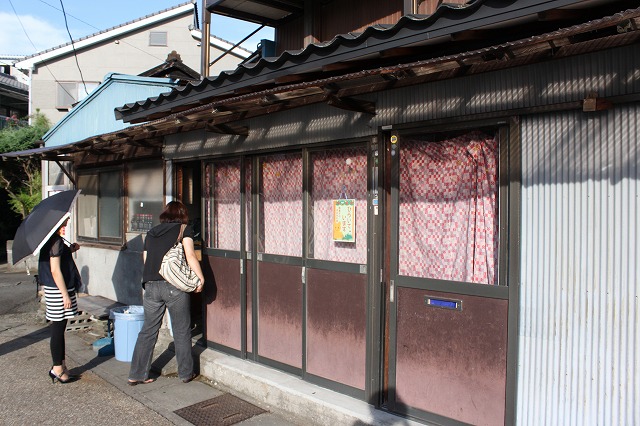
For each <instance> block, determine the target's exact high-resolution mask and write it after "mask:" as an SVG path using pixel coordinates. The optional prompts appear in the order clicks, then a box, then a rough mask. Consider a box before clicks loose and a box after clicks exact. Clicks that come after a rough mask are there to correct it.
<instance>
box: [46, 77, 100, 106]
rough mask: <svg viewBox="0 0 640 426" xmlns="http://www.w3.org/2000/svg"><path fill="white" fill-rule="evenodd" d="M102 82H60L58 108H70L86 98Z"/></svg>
mask: <svg viewBox="0 0 640 426" xmlns="http://www.w3.org/2000/svg"><path fill="white" fill-rule="evenodd" d="M99 85H100V83H96V82H82V81H67V82H60V83H58V88H57V90H58V92H57V99H56V108H57V109H59V110H69V109H70V108H71V107H72V106H73V105H74V104H76V103H78V102H80V101H81V100H83V99H84V98H86V97H87V96H88V95H89V94H90V93H91V92H93V90H94V89H95V88H96V87H98V86H99Z"/></svg>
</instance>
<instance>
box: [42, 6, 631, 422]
mask: <svg viewBox="0 0 640 426" xmlns="http://www.w3.org/2000/svg"><path fill="white" fill-rule="evenodd" d="M210 3H212V4H211V7H210V8H211V11H212V12H216V11H218V12H224V13H227V14H230V13H236V14H238V15H241V14H243V15H245V16H246V14H247V11H245V10H242V9H241V8H242V7H243V6H238V5H236V6H234V3H233V2H225V1H222V2H221V1H217V2H210ZM226 3H229V4H226ZM245 3H251V2H245ZM290 3H291V4H299V6H300V8H297V9H296V8H293V10H292V7H291V5H290V6H289V7H288V8H287V10H281V9H278V8H279V7H282V4H281V3H280V2H269V1H267V2H261V4H263V5H267V6H269V7H267V6H265V7H264V8H263V9H261V10H262V12H263V14H262V15H259V14H258V15H254V16H253V17H252V19H254V20H259V19H266V18H269V19H271V20H272V24H273V25H278V22H279V21H278V19H283V21H282V22H281V25H283V26H284V25H286V24H287V23H290V22H294V21H295V19H294V18H295V17H296V14H300V15H299V16H298V18H299V19H301V20H302V21H301V27H302V28H306V30H305V31H301V32H300V34H302V35H305V34H307V35H308V34H311V32H309V31H307V30H309V29H310V28H312V26H313V25H312V24H313V20H311V18H310V17H309V13H308V12H309V11H308V10H305V8H304V5H303V2H290ZM305 4H308V3H305ZM394 4H395V3H394ZM226 6H228V7H227V8H226V9H224V7H226ZM395 6H396V10H397V12H398V13H400V14H401V15H402V17H401V18H399V19H398V20H397V21H396V22H395V23H393V24H384V25H383V24H379V23H376V24H375V25H373V26H369V27H367V28H366V29H365V30H364V31H362V32H359V33H353V34H341V35H339V36H336V37H334V38H332V39H331V40H329V41H327V40H325V39H322V40H320V41H315V42H311V43H307V44H305V45H304V46H305V47H304V49H303V50H302V51H288V50H284V51H278V52H279V53H278V56H276V57H272V58H264V59H262V60H260V61H259V62H257V63H255V64H251V65H241V66H240V67H238V68H237V69H236V70H235V71H234V72H233V73H229V74H224V75H220V76H218V77H215V78H211V79H206V80H203V81H202V82H200V83H198V84H193V85H190V86H187V87H186V88H184V89H182V90H180V91H173V92H171V93H168V94H163V95H160V96H158V97H154V98H149V99H146V100H140V101H138V102H136V103H131V104H127V105H124V106H122V107H120V108H117V109H116V113H117V115H118V116H119V117H121V118H122V119H124V121H125V122H129V123H133V124H135V125H133V126H131V127H129V128H127V129H126V130H125V131H124V133H116V132H113V133H108V134H103V135H101V136H100V137H99V138H94V139H92V141H93V142H94V143H95V144H96V147H98V148H101V150H102V151H96V152H89V153H88V154H87V153H84V154H83V157H82V158H83V161H84V163H83V164H89V165H90V172H91V173H94V174H95V173H107V174H108V173H110V172H111V170H113V168H114V167H115V168H119V167H120V168H127V167H129V166H128V164H135V163H136V161H135V160H136V159H137V158H136V157H135V156H131V155H129V156H127V154H124V152H125V151H126V147H127V146H129V145H130V144H132V142H133V141H136V140H145V138H146V139H149V140H155V139H157V138H161V139H162V143H161V144H158V145H155V146H156V147H160V146H161V161H162V162H163V164H164V170H163V173H162V174H161V175H159V176H158V177H157V178H154V182H159V181H162V184H163V185H164V193H165V201H168V200H171V199H179V200H181V201H182V202H184V203H185V204H187V205H188V206H189V208H190V217H191V218H192V219H193V224H194V226H195V228H196V230H197V232H198V234H199V237H200V238H199V240H200V241H199V243H200V247H201V250H202V264H203V266H204V270H205V275H206V277H207V284H206V288H205V291H204V294H203V295H202V296H201V298H197V299H195V301H196V304H197V305H198V306H201V307H202V310H201V321H202V323H203V326H204V337H205V340H206V342H207V347H208V350H216V351H223V352H225V353H228V354H232V355H235V356H237V357H238V358H241V359H246V360H251V361H254V362H258V363H261V364H264V365H267V366H270V367H272V368H274V369H279V370H284V371H287V372H289V373H291V374H294V375H296V376H299V377H301V378H302V379H303V380H307V381H309V382H312V383H316V384H319V385H321V386H324V387H327V388H330V389H333V390H336V391H338V392H341V393H344V394H348V395H350V396H353V397H355V398H359V399H362V400H365V401H368V402H369V403H370V404H372V405H373V406H375V407H376V408H377V409H381V410H388V411H390V412H393V413H395V414H397V415H398V416H400V417H402V416H406V417H411V418H413V419H418V420H420V421H423V422H425V423H427V424H433V423H435V424H488V425H494V424H522V425H529V424H531V425H533V424H540V423H550V424H594V425H595V424H635V423H637V422H638V421H639V420H640V411H639V408H638V407H640V404H638V395H637V389H638V387H639V386H640V381H639V380H640V374H638V371H637V369H638V354H637V353H636V352H637V351H636V349H637V348H636V346H637V341H638V339H639V338H640V336H639V335H638V333H639V331H638V330H640V327H639V324H638V320H639V318H640V316H639V315H638V308H639V306H638V288H637V285H636V283H637V282H638V278H640V275H639V274H640V273H639V271H638V268H637V265H638V264H639V263H640V262H639V261H640V257H639V251H638V243H637V241H638V236H640V232H639V229H638V207H639V205H638V196H637V195H638V191H639V188H638V181H639V177H640V176H639V173H638V161H637V152H638V140H637V123H638V117H639V113H640V109H639V104H638V102H639V100H640V77H639V76H640V60H639V59H638V55H637V54H636V52H637V49H638V40H640V33H639V32H638V28H640V26H639V25H638V24H639V23H640V9H638V8H637V5H636V6H635V7H630V5H629V2H625V1H613V2H611V1H609V2H601V1H571V0H558V1H537V0H518V1H515V2H509V4H505V3H504V2H499V1H493V0H480V1H476V2H471V3H469V4H467V5H465V6H458V7H451V6H440V7H439V8H438V9H436V10H435V12H434V13H433V14H431V15H429V16H418V15H416V14H415V12H416V10H415V6H416V4H414V3H413V2H397V4H395ZM234 7H236V9H234ZM245 7H249V5H245ZM331 7H338V6H337V5H335V4H333V5H332V6H331ZM381 7H382V6H381ZM384 7H385V8H386V7H387V5H386V3H385V6H384ZM216 8H218V9H216ZM221 8H222V9H221ZM234 10H235V12H234ZM385 10H386V9H385ZM374 12H375V11H372V13H374ZM278 13H280V14H281V15H282V16H280V15H278ZM385 13H386V12H385ZM374 14H375V13H374ZM290 15H291V16H290ZM278 16H280V18H278ZM339 16H342V15H339ZM385 16H386V15H385ZM287 17H288V18H287ZM284 18H287V19H284ZM327 19H328V18H327ZM325 24H327V23H326V22H325ZM276 39H278V31H277V29H276ZM276 44H277V43H276ZM137 123H140V124H137ZM65 149H68V151H67V152H68V154H69V155H70V156H72V157H73V159H74V165H76V166H79V164H80V163H79V161H78V160H79V158H80V157H79V154H80V147H75V148H74V147H68V148H65ZM120 151H122V152H123V155H121V156H119V157H118V156H117V155H116V152H120ZM62 153H64V152H63V150H62V149H49V150H48V151H47V152H46V153H44V155H45V156H53V155H60V154H62ZM84 167H89V166H86V165H85V166H84ZM87 171H89V169H87ZM81 174H82V173H81V170H80V168H78V176H80V175H81ZM82 186H83V184H81V183H80V181H78V187H79V188H81V189H82ZM98 198H100V197H98ZM104 198H105V202H108V201H109V200H112V199H113V198H114V197H113V196H111V195H109V194H107V196H106V197H104ZM98 202H99V201H98ZM127 202H128V199H127V197H126V196H125V197H122V203H127ZM84 218H85V216H84V215H83V214H82V213H80V212H78V214H77V221H82V220H83V219H84ZM121 222H122V224H123V226H124V227H129V228H128V229H129V231H132V228H131V226H133V225H130V224H128V223H125V222H124V221H121ZM81 237H82V236H81V235H80V234H79V235H78V239H79V240H81V239H82V238H81ZM123 238H124V237H123ZM123 238H121V239H119V240H117V241H113V242H111V243H112V247H113V245H117V244H122V242H123V241H124V240H123ZM143 238H144V230H140V231H135V232H130V233H129V234H127V236H126V242H127V243H128V241H130V240H136V239H139V240H142V239H143ZM100 243H101V244H102V245H103V246H102V247H103V248H102V249H104V250H107V249H108V244H109V241H107V240H106V239H105V240H104V241H102V242H100ZM130 247H133V245H131V246H130ZM128 249H129V245H127V247H124V246H123V247H122V250H121V251H122V252H126V250H128ZM79 264H82V265H83V267H85V268H87V271H88V272H89V274H90V275H89V276H90V277H91V279H93V277H94V276H97V272H98V271H100V268H102V267H103V266H102V265H101V264H99V262H98V261H97V258H89V257H84V258H82V259H80V262H79ZM94 271H96V273H94ZM111 278H112V280H113V283H107V286H108V285H112V286H114V287H115V285H116V284H115V283H116V282H117V285H118V286H127V285H129V284H125V283H126V280H127V277H126V276H124V275H117V274H116V273H115V272H114V273H112V276H111ZM130 285H132V286H134V285H136V286H137V285H139V283H131V284H130ZM103 287H104V286H103ZM204 374H205V375H206V374H207V371H204Z"/></svg>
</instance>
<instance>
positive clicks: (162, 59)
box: [34, 0, 164, 61]
mask: <svg viewBox="0 0 640 426" xmlns="http://www.w3.org/2000/svg"><path fill="white" fill-rule="evenodd" d="M38 1H39V2H40V3H42V4H46V5H47V6H49V7H50V8H52V9H55V10H57V11H58V12H62V13H64V15H65V23H66V17H67V16H69V17H71V18H73V19H75V20H76V21H78V22H82V23H83V24H85V25H87V26H89V27H91V28H93V29H94V30H97V31H101V29H100V28H98V27H96V26H95V25H91V24H90V23H88V22H85V21H83V20H82V19H80V18H77V17H75V16H73V15H71V14H69V13H66V12H65V11H64V7H63V10H60V9H59V8H57V7H56V6H54V5H52V4H49V3H47V2H46V1H44V0H38ZM61 3H62V1H61ZM67 30H68V28H67ZM72 42H73V40H72ZM121 42H122V43H124V44H126V45H127V46H129V47H132V48H134V49H136V50H139V51H140V52H143V53H145V54H147V55H149V56H151V57H152V58H154V59H157V60H159V61H164V58H162V57H158V56H156V55H154V54H152V53H149V52H147V51H146V50H144V49H140V48H139V47H137V46H134V45H133V44H131V43H127V41H126V40H121ZM34 47H35V46H34ZM36 50H37V49H36Z"/></svg>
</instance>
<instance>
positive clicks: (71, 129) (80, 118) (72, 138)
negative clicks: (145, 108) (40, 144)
mask: <svg viewBox="0 0 640 426" xmlns="http://www.w3.org/2000/svg"><path fill="white" fill-rule="evenodd" d="M175 86H177V83H176V82H174V81H173V80H171V79H169V78H152V77H139V76H133V75H126V74H116V73H110V74H107V75H106V76H105V78H104V81H103V82H102V83H101V84H100V85H99V86H98V87H96V88H95V90H94V91H93V92H91V93H90V94H89V96H87V97H86V98H84V99H83V100H82V101H80V103H78V104H77V105H76V106H75V107H74V108H73V109H72V110H71V111H69V113H68V114H67V115H66V116H65V117H64V118H63V119H62V120H60V121H59V122H57V123H56V124H55V125H54V126H53V127H52V128H51V129H50V130H49V131H48V132H47V133H46V134H45V135H44V136H43V137H42V140H43V141H44V142H45V146H48V147H49V146H60V145H65V144H68V143H73V142H77V141H81V140H83V139H86V138H88V137H91V136H96V135H101V134H104V133H110V132H115V131H118V130H122V129H124V128H126V127H129V125H128V124H126V123H124V122H122V121H120V120H116V117H115V115H114V112H113V110H114V108H115V107H117V106H119V105H122V104H123V103H126V102H131V101H134V100H137V99H141V98H148V97H154V96H158V95H159V94H161V93H163V92H168V91H170V90H171V89H173V88H174V87H175Z"/></svg>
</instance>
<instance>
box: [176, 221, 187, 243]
mask: <svg viewBox="0 0 640 426" xmlns="http://www.w3.org/2000/svg"><path fill="white" fill-rule="evenodd" d="M186 227H187V225H185V224H184V223H183V224H182V225H180V233H179V234H178V239H177V240H176V244H178V243H181V242H182V234H184V229H185V228H186Z"/></svg>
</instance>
